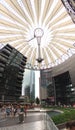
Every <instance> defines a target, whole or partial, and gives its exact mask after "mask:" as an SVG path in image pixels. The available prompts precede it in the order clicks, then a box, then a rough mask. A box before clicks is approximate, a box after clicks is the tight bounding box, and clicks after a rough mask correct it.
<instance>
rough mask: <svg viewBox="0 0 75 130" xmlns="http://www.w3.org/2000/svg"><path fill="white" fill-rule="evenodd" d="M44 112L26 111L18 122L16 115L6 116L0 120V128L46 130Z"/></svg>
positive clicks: (6, 129) (3, 129)
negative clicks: (24, 115) (22, 119)
mask: <svg viewBox="0 0 75 130" xmlns="http://www.w3.org/2000/svg"><path fill="white" fill-rule="evenodd" d="M44 114H45V112H40V111H39V110H36V111H35V112H28V113H27V117H24V122H22V123H19V117H18V116H16V117H14V118H13V117H7V118H5V119H2V120H0V130H47V128H46V125H45V120H44ZM51 130H52V129H51ZM63 130H64V129H63Z"/></svg>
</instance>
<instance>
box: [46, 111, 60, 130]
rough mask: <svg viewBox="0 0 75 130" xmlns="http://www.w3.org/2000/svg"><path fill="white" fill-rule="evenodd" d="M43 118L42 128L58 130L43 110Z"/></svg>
mask: <svg viewBox="0 0 75 130" xmlns="http://www.w3.org/2000/svg"><path fill="white" fill-rule="evenodd" d="M43 120H44V130H58V128H57V127H56V125H55V124H54V122H53V121H52V119H51V118H50V116H49V115H48V114H47V113H46V112H44V114H43Z"/></svg>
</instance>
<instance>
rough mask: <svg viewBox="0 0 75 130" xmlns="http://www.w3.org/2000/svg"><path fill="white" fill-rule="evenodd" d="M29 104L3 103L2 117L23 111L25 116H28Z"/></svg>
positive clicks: (0, 114) (0, 113)
mask: <svg viewBox="0 0 75 130" xmlns="http://www.w3.org/2000/svg"><path fill="white" fill-rule="evenodd" d="M27 107H28V106H27V105H12V104H11V105H3V106H2V107H1V108H0V116H1V117H2V118H6V117H15V116H16V115H19V114H20V113H21V112H23V113H24V114H25V117H26V116H27Z"/></svg>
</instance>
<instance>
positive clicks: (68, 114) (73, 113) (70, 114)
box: [52, 109, 75, 125]
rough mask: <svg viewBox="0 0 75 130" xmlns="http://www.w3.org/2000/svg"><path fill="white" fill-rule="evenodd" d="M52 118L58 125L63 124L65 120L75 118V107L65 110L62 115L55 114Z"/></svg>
mask: <svg viewBox="0 0 75 130" xmlns="http://www.w3.org/2000/svg"><path fill="white" fill-rule="evenodd" d="M52 120H53V121H54V123H55V124H56V125H57V124H61V123H65V122H67V121H70V120H75V110H74V109H67V110H64V113H62V114H60V115H56V116H53V117H52Z"/></svg>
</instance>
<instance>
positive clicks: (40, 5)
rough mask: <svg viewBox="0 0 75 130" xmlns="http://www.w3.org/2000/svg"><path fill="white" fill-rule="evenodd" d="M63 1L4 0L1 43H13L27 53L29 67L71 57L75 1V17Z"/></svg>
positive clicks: (74, 51) (1, 0)
mask: <svg viewBox="0 0 75 130" xmlns="http://www.w3.org/2000/svg"><path fill="white" fill-rule="evenodd" d="M62 1H63V3H64V0H0V44H3V45H6V44H10V45H11V46H13V47H15V48H16V49H17V50H18V51H20V52H21V53H22V54H23V55H24V56H26V57H27V67H28V68H33V69H44V68H49V67H52V66H56V65H58V64H60V63H62V62H64V61H65V60H67V59H68V58H69V57H70V56H72V55H73V54H75V45H74V43H75V24H74V20H73V17H75V14H74V7H73V2H72V3H70V5H72V6H71V7H73V11H72V13H73V15H72V14H71V16H72V18H71V17H70V15H69V14H70V13H68V12H67V9H66V8H65V6H67V4H66V5H65V4H63V3H62ZM72 1H73V0H72ZM67 2H69V1H68V0H67ZM64 5H65V6H64ZM68 7H69V6H68ZM70 10H71V8H70ZM72 20H73V21H72ZM36 30H37V32H36V33H35V31H36ZM41 33H43V34H41ZM0 46H1V45H0ZM39 53H40V54H39ZM39 55H40V57H39ZM39 58H40V59H42V62H38V61H37V60H36V59H39ZM40 59H39V60H40Z"/></svg>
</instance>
